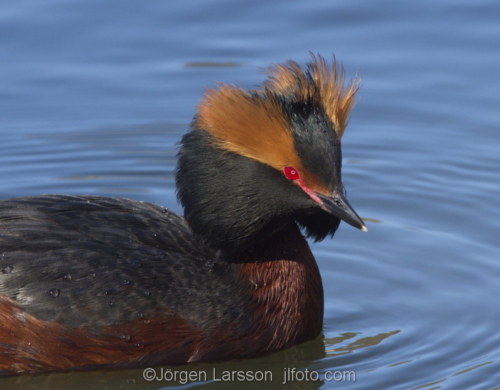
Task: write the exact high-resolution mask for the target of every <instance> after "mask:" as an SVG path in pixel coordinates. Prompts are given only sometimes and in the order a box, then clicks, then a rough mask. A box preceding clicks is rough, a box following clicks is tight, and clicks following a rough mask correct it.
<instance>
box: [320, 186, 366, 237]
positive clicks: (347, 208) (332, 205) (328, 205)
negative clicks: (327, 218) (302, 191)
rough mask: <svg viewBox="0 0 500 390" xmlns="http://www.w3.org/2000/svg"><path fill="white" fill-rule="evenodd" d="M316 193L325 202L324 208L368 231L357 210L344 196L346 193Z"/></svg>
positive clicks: (350, 223)
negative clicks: (327, 194) (330, 194)
mask: <svg viewBox="0 0 500 390" xmlns="http://www.w3.org/2000/svg"><path fill="white" fill-rule="evenodd" d="M315 195H316V196H317V197H318V198H319V199H321V201H322V202H323V204H322V205H321V208H322V209H323V210H325V211H327V212H329V213H330V214H332V215H334V216H336V217H337V218H340V219H341V220H342V221H344V222H347V223H348V224H349V225H351V226H354V227H355V228H358V229H361V230H362V231H364V232H367V231H368V229H367V228H366V226H365V224H364V222H363V220H362V219H361V218H360V217H359V215H358V214H356V211H354V209H353V208H352V207H351V205H350V204H349V202H348V201H347V199H346V198H344V195H342V194H341V193H337V194H335V195H332V196H326V195H323V194H319V193H317V192H316V193H315Z"/></svg>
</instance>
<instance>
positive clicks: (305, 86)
mask: <svg viewBox="0 0 500 390" xmlns="http://www.w3.org/2000/svg"><path fill="white" fill-rule="evenodd" d="M311 60H312V61H311V62H310V63H309V64H308V65H307V70H306V71H305V72H304V71H303V70H302V68H301V67H300V66H299V64H297V63H296V62H295V61H287V62H286V63H285V64H284V65H274V66H273V67H271V68H269V70H268V71H267V72H266V73H267V74H268V76H269V79H268V80H267V81H266V82H265V83H264V88H265V89H266V90H269V91H274V92H276V93H279V94H283V95H292V96H294V97H295V98H296V99H297V100H307V99H310V98H316V100H319V102H320V103H321V104H322V106H323V107H324V109H325V111H326V113H327V115H328V116H329V118H330V120H331V121H332V123H333V125H334V128H335V131H336V133H337V135H338V137H339V138H341V137H342V135H343V134H344V130H345V128H346V126H347V123H348V117H349V113H350V111H351V109H352V108H353V107H354V105H355V103H356V102H355V94H356V92H357V90H358V89H359V82H360V79H359V78H357V77H355V78H354V79H353V80H351V81H350V82H349V83H347V85H345V82H344V79H345V71H344V69H343V67H342V66H341V65H339V64H338V63H337V61H336V60H335V57H333V60H332V65H331V66H328V64H327V62H326V61H325V59H324V58H323V57H322V56H320V55H318V56H315V55H314V54H312V53H311Z"/></svg>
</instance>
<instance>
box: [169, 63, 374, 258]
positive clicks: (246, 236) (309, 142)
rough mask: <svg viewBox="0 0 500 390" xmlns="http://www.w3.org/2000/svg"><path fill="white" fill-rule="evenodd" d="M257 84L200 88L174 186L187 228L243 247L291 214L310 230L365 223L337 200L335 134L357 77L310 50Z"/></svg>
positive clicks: (340, 195)
mask: <svg viewBox="0 0 500 390" xmlns="http://www.w3.org/2000/svg"><path fill="white" fill-rule="evenodd" d="M267 75H268V79H267V80H266V81H265V82H264V83H263V85H262V86H261V87H259V88H257V89H255V90H244V89H242V88H240V87H238V86H235V85H226V84H220V85H219V86H218V87H217V88H215V89H208V90H207V92H206V94H205V97H204V99H203V101H202V102H201V103H200V105H199V106H198V112H197V114H196V116H195V119H194V121H193V123H192V129H191V131H190V132H189V133H188V134H186V135H185V136H184V137H183V139H182V141H181V149H180V152H179V163H178V167H177V170H176V184H177V191H178V196H179V199H180V201H181V203H182V205H183V206H184V211H185V217H186V220H187V221H188V224H189V225H190V227H191V229H192V230H193V232H194V234H195V235H196V236H198V237H199V238H201V239H203V240H205V241H206V242H207V243H208V244H209V245H211V246H212V247H214V248H215V249H226V250H235V249H243V248H244V247H245V246H248V245H250V244H252V243H258V241H259V240H263V239H266V238H267V237H269V236H270V235H272V234H273V233H274V232H276V231H277V230H279V229H281V228H283V227H284V226H285V225H287V224H288V223H290V222H292V221H295V222H296V223H298V224H299V225H300V226H301V227H302V228H303V229H304V231H305V234H306V235H307V236H308V237H312V238H313V239H315V240H322V239H324V238H325V237H326V236H327V235H333V234H334V233H335V231H336V230H337V228H338V225H339V223H340V221H341V220H343V221H345V222H347V223H348V224H350V225H352V226H354V227H356V228H358V229H361V230H366V227H365V225H364V223H363V221H362V220H361V218H360V217H359V216H358V215H357V214H356V212H355V211H354V210H353V208H352V207H351V206H350V205H349V203H348V201H347V200H346V198H345V191H344V187H343V185H342V181H341V165H342V152H341V138H342V135H343V133H344V130H345V128H346V126H347V122H348V116H349V112H350V110H351V109H352V107H353V106H354V103H355V93H356V91H357V89H358V81H357V80H353V81H351V82H350V83H347V84H346V83H345V82H344V71H343V69H342V68H341V67H340V66H339V65H338V64H337V63H336V61H335V59H333V62H332V64H331V65H328V64H327V62H326V61H325V60H324V59H323V58H322V57H321V56H317V57H316V56H314V55H312V59H311V62H310V63H309V64H308V65H307V67H306V68H305V69H304V70H303V69H302V68H301V67H300V66H299V65H298V64H297V63H296V62H294V61H288V62H286V63H285V64H283V65H275V66H273V67H271V68H270V69H268V70H267Z"/></svg>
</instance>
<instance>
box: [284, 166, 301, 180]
mask: <svg viewBox="0 0 500 390" xmlns="http://www.w3.org/2000/svg"><path fill="white" fill-rule="evenodd" d="M283 173H284V174H285V176H286V177H287V179H290V180H299V179H300V176H299V172H297V170H296V169H295V168H292V167H285V168H283Z"/></svg>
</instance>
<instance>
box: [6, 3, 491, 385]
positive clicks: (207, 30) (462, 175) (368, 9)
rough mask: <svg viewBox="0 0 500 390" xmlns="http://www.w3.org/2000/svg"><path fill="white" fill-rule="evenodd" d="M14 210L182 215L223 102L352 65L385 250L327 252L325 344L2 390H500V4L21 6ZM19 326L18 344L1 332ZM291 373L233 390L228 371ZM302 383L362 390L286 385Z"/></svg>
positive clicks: (361, 199) (354, 175) (12, 83)
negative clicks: (183, 156) (98, 198)
mask: <svg viewBox="0 0 500 390" xmlns="http://www.w3.org/2000/svg"><path fill="white" fill-rule="evenodd" d="M1 8H2V11H1V12H0V37H1V39H0V85H1V88H0V142H1V153H0V180H1V183H2V187H1V192H0V197H1V198H9V197H13V196H22V195H32V194H41V193H66V194H97V195H106V196H122V197H128V198H132V199H138V200H145V201H149V202H155V203H157V204H161V205H164V206H167V207H169V208H172V209H173V210H174V211H177V212H181V209H180V207H179V205H178V204H177V202H176V200H175V195H174V184H173V180H172V177H173V169H174V166H175V143H176V142H177V141H178V140H179V138H180V137H181V135H182V134H183V133H185V132H186V131H187V129H188V127H189V122H190V120H191V118H192V116H193V114H194V112H195V106H196V104H197V102H198V101H199V100H200V98H201V96H202V93H203V88H204V87H205V86H209V87H210V86H214V85H215V83H216V81H223V82H229V83H232V82H236V83H238V84H239V85H241V86H244V87H252V86H254V85H256V84H259V83H261V82H262V80H263V78H264V75H263V74H262V72H261V71H259V68H265V67H267V66H269V65H270V64H272V63H280V62H283V61H285V60H287V59H294V60H296V61H298V62H299V63H301V64H305V63H306V61H307V59H308V56H309V54H308V52H309V51H312V52H315V53H321V54H323V55H324V56H327V57H329V56H330V55H331V54H332V53H335V55H336V57H337V59H339V60H340V61H342V62H343V64H344V66H345V68H346V70H347V73H348V75H349V76H353V75H354V74H356V73H357V74H359V75H361V76H362V77H363V82H362V87H361V90H360V93H359V97H360V100H359V103H358V104H357V106H356V107H355V109H354V111H353V113H352V116H351V120H350V125H349V128H348V129H347V130H346V134H345V136H344V138H343V154H344V169H343V181H344V184H345V186H346V188H347V192H348V198H349V201H350V203H351V204H352V205H353V206H354V207H355V209H356V210H357V211H358V213H359V214H360V215H361V216H362V217H363V218H364V219H365V220H366V221H367V225H368V228H369V232H368V233H362V232H360V231H357V230H355V229H353V228H351V227H350V226H347V225H345V224H342V226H341V228H340V229H339V231H338V232H337V234H336V236H335V238H334V239H333V240H327V241H324V242H322V243H320V244H314V245H312V248H313V252H314V253H315V256H316V258H317V260H318V263H319V266H320V269H321V272H322V276H323V281H324V286H325V324H324V332H323V334H324V338H323V339H319V340H316V341H313V342H310V343H306V344H304V345H301V346H298V347H296V348H292V349H290V350H288V351H283V352H280V353H277V354H274V355H271V356H268V357H264V358H260V359H253V360H244V361H234V362H225V363H218V364H216V365H213V364H212V365H211V364H206V365H203V364H201V365H193V366H190V367H182V368H178V369H179V370H181V369H183V370H186V369H191V370H194V371H197V372H200V371H207V372H209V373H210V375H208V381H206V382H204V381H202V382H199V381H194V382H191V383H189V384H185V385H181V384H180V383H179V382H177V383H172V382H167V381H160V382H157V381H153V382H147V381H145V380H144V379H143V377H142V370H129V371H112V372H99V371H98V372H83V373H82V372H75V373H64V374H45V375H37V376H23V377H16V378H3V379H0V386H1V387H2V388H6V389H7V388H15V387H16V386H20V387H23V388H36V389H56V388H65V389H115V388H120V389H159V388H165V387H169V386H174V387H177V386H179V387H182V388H200V389H226V388H235V387H237V388H242V389H246V388H248V389H252V388H256V387H258V386H261V387H263V388H291V389H292V388H293V389H317V388H322V389H337V388H339V389H344V388H345V389H426V390H431V389H488V390H493V389H500V334H499V332H498V324H499V323H500V306H499V304H498V301H499V300H500V261H499V260H500V250H499V239H500V237H499V236H500V223H499V221H500V211H499V210H500V208H499V207H498V198H499V196H500V179H499V176H500V175H499V172H500V125H499V124H500V93H499V91H500V23H499V22H498V20H499V16H500V3H498V2H495V1H493V0H490V1H486V0H485V1H474V2H473V1H453V2H437V1H430V0H427V1H420V2H414V1H409V0H402V1H386V0H383V1H378V2H373V1H368V0H354V1H353V0H351V1H347V0H344V1H335V2H331V1H321V0H312V1H308V2H305V1H297V0H288V1H273V2H269V1H255V0H254V1H239V2H236V1H227V0H219V1H215V0H206V1H193V0H187V1H182V2H160V1H149V2H136V1H121V2H111V1H90V0H87V1H77V0H74V1H71V2H67V1H63V0H45V1H27V0H26V1H10V0H8V1H4V2H3V3H2V7H1ZM0 326H1V325H0ZM213 367H216V369H217V370H218V371H223V370H233V369H237V370H252V371H258V370H271V371H272V372H273V374H274V378H273V381H269V382H266V383H256V382H251V381H247V382H238V383H234V382H233V383H223V382H215V381H212V380H211V379H213V378H211V373H212V368H213ZM287 368H300V369H302V370H305V369H308V370H314V371H317V372H319V373H320V374H321V375H324V374H325V373H326V372H328V371H342V372H343V371H349V372H350V371H353V372H355V374H356V377H355V381H354V380H351V381H340V382H336V381H325V380H323V381H318V382H314V381H309V382H307V381H302V382H294V383H288V384H287V385H285V386H281V382H282V381H283V372H284V370H285V369H287Z"/></svg>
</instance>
